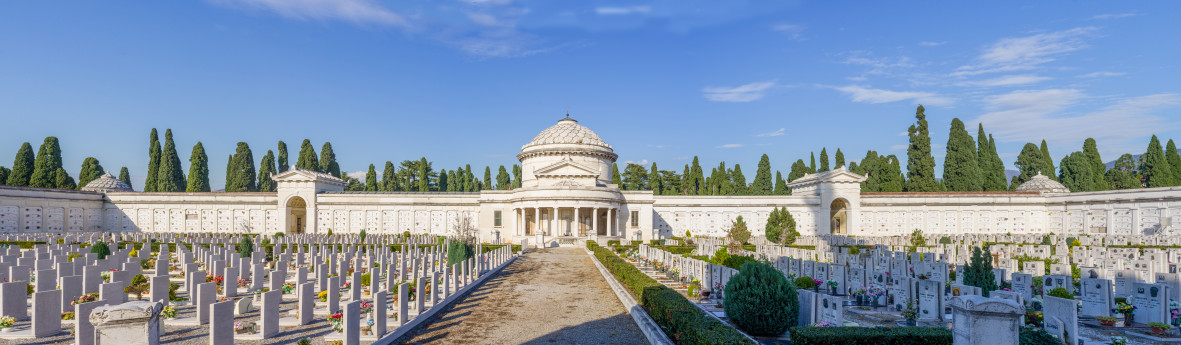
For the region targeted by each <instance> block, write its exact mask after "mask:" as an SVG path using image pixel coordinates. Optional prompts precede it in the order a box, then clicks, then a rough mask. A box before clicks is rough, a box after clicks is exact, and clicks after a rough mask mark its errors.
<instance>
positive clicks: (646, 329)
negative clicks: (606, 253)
mask: <svg viewBox="0 0 1181 345" xmlns="http://www.w3.org/2000/svg"><path fill="white" fill-rule="evenodd" d="M583 249H584V250H586V254H587V255H589V256H590V259H591V261H592V262H594V263H595V267H596V268H598V269H599V274H602V275H603V279H605V280H607V285H610V286H611V290H612V291H615V297H618V298H619V303H622V304H623V307H624V308H627V312H628V314H631V316H632V320H633V321H635V322H636V327H639V328H640V332H643V333H644V337H645V338H648V343H649V344H652V345H666V344H667V345H672V344H673V341H672V339H669V338H668V336H667V335H665V334H664V330H662V329H660V325H657V324H656V321H655V320H652V317H651V316H649V315H648V312H647V311H645V310H644V308H643V307H640V304H639V303H636V300H635V298H632V295H631V293H629V292H627V290H626V289H624V288H623V284H620V283H619V281H617V280H615V276H614V275H612V274H611V272H609V271H607V268H606V267H603V263H601V262H599V259H598V258H596V257H595V254H594V253H593V252H591V251H590V250H589V249H585V248H583Z"/></svg>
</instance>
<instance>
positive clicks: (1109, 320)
mask: <svg viewBox="0 0 1181 345" xmlns="http://www.w3.org/2000/svg"><path fill="white" fill-rule="evenodd" d="M1095 320H1099V324H1101V325H1104V326H1114V325H1115V321H1116V320H1118V319H1116V318H1115V317H1112V316H1096V317H1095Z"/></svg>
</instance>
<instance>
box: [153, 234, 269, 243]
mask: <svg viewBox="0 0 1181 345" xmlns="http://www.w3.org/2000/svg"><path fill="white" fill-rule="evenodd" d="M283 236H286V235H285V234H283V233H282V232H276V233H275V237H276V238H278V237H283ZM153 241H155V240H153Z"/></svg>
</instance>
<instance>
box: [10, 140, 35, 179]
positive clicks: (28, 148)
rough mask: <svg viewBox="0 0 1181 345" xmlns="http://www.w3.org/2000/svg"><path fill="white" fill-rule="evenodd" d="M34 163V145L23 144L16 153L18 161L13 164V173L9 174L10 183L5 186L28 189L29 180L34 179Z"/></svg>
mask: <svg viewBox="0 0 1181 345" xmlns="http://www.w3.org/2000/svg"><path fill="white" fill-rule="evenodd" d="M34 161H35V156H33V145H30V144H29V143H27V142H26V143H24V144H21V148H20V150H19V151H16V160H14V161H13V162H12V171H11V172H9V173H8V181H7V183H5V184H6V185H9V186H15V187H27V186H28V185H29V180H30V179H32V178H33V166H34V165H35V163H34Z"/></svg>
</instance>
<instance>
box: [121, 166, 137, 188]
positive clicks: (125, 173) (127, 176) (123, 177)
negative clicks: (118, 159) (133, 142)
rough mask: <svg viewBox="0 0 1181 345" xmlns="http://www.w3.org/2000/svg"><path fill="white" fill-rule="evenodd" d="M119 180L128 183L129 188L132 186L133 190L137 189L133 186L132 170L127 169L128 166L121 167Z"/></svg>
mask: <svg viewBox="0 0 1181 345" xmlns="http://www.w3.org/2000/svg"><path fill="white" fill-rule="evenodd" d="M119 181H123V183H126V184H127V187H128V188H131V189H132V190H134V189H135V188H134V187H131V172H128V171H127V167H123V168H122V169H119Z"/></svg>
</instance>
